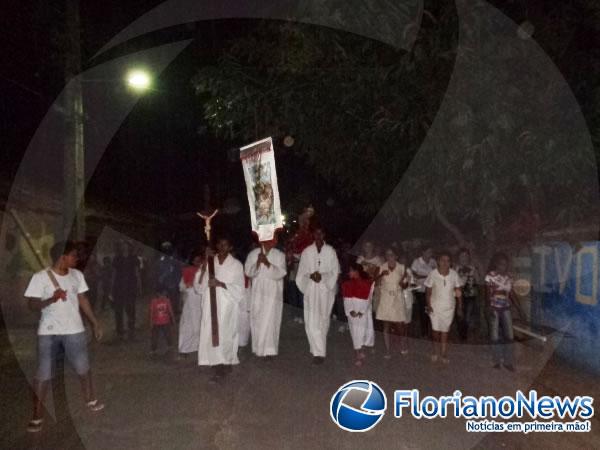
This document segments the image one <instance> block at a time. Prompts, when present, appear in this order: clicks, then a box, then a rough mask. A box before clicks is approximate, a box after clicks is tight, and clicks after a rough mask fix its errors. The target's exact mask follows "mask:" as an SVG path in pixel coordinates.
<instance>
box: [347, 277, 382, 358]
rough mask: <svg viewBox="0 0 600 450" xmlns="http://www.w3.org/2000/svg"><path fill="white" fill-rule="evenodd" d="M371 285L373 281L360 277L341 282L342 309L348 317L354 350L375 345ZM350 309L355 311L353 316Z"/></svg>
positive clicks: (372, 285)
mask: <svg viewBox="0 0 600 450" xmlns="http://www.w3.org/2000/svg"><path fill="white" fill-rule="evenodd" d="M373 287H374V283H373V281H371V280H364V279H362V278H358V279H352V280H348V281H344V282H343V283H342V296H343V297H344V311H345V313H346V316H347V317H348V327H349V328H350V335H351V336H352V344H353V346H354V349H355V350H360V349H361V348H362V347H373V345H375V331H374V329H373V313H372V302H371V300H372V298H373ZM352 311H354V312H355V313H356V314H355V315H354V317H352V314H350V313H351V312H352Z"/></svg>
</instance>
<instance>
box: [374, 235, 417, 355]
mask: <svg viewBox="0 0 600 450" xmlns="http://www.w3.org/2000/svg"><path fill="white" fill-rule="evenodd" d="M378 272H379V275H377V280H378V281H379V305H378V306H377V311H376V312H375V318H376V319H377V320H381V321H382V322H383V341H384V343H385V355H384V358H385V359H390V358H391V355H392V354H391V344H392V343H391V339H392V335H391V331H392V328H393V329H394V331H395V333H396V334H397V335H398V336H399V337H400V352H401V353H402V354H406V353H407V352H408V350H407V339H406V330H407V327H406V324H407V323H409V322H410V318H409V315H408V314H409V311H408V309H407V308H406V301H405V298H404V292H403V289H405V288H406V287H408V280H407V273H406V267H404V265H403V264H400V263H399V262H398V256H397V255H396V252H395V250H394V249H393V248H391V247H390V248H388V249H387V250H386V251H385V263H384V264H382V265H381V266H380V267H379V269H378Z"/></svg>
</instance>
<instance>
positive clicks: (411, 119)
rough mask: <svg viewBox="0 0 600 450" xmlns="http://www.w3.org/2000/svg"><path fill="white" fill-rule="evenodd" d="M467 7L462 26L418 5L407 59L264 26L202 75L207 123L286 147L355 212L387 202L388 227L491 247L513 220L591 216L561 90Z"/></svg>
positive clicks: (585, 164)
mask: <svg viewBox="0 0 600 450" xmlns="http://www.w3.org/2000/svg"><path fill="white" fill-rule="evenodd" d="M463 3H464V2H463ZM468 6H469V7H468V8H466V7H465V5H464V4H463V8H464V9H463V10H462V15H461V22H460V23H459V20H458V16H457V14H456V11H455V9H454V6H453V5H452V4H451V3H443V4H440V3H435V4H429V3H428V4H427V6H426V8H427V10H426V11H425V14H424V16H423V23H422V26H421V29H420V31H419V34H418V38H417V40H416V42H415V45H414V47H413V48H412V49H411V50H410V51H409V52H405V51H401V50H395V49H392V48H390V47H389V46H385V45H382V44H380V43H377V42H374V41H371V40H368V39H364V38H361V37H359V36H353V35H348V34H343V33H341V32H339V31H333V30H330V29H325V28H318V27H307V26H299V25H294V24H290V23H281V22H265V23H262V24H260V26H259V27H257V30H256V31H255V32H254V33H252V34H251V35H249V36H247V37H244V38H243V39H238V40H235V41H234V42H231V44H230V45H229V46H228V47H227V51H226V52H225V53H224V54H223V56H222V57H221V58H220V60H219V61H218V63H217V64H216V65H213V66H209V67H204V68H202V69H201V70H200V71H199V72H198V74H197V76H196V77H195V79H194V84H195V86H196V90H197V92H198V94H199V96H200V97H201V100H202V101H203V104H204V111H205V117H206V119H207V120H208V122H209V124H210V127H211V129H212V130H213V131H214V132H215V133H216V134H218V135H220V136H223V137H229V138H240V139H244V140H251V139H254V138H259V137H263V136H265V135H272V136H274V137H275V138H276V139H277V138H282V137H283V136H285V135H287V134H290V135H292V136H294V138H295V140H296V143H297V144H296V146H295V151H297V152H299V153H301V154H303V155H304V156H305V157H306V158H307V160H308V162H309V163H310V164H311V165H312V166H313V167H314V168H315V170H316V171H317V172H318V173H319V174H320V175H322V176H323V177H327V178H328V179H330V180H333V181H334V182H335V184H336V185H338V186H339V187H340V189H341V190H343V191H344V192H345V193H346V194H347V195H348V197H350V198H352V200H353V202H354V204H355V205H356V206H357V209H358V210H360V211H361V212H363V213H366V214H373V213H375V212H377V211H378V210H380V208H381V205H382V204H383V203H384V202H385V200H386V199H388V198H389V201H388V202H387V203H386V205H385V206H384V208H383V210H382V211H383V212H384V214H383V215H382V216H383V218H382V220H385V221H388V222H390V221H391V222H394V223H400V222H401V221H402V220H403V218H407V217H408V218H414V219H416V220H423V219H425V218H427V217H429V218H434V219H436V220H438V221H440V222H441V223H442V224H443V225H444V226H446V227H448V228H449V229H451V230H452V231H457V228H456V227H455V226H454V224H459V225H461V226H463V225H465V224H466V225H467V228H469V227H470V229H472V230H474V233H475V234H478V235H479V236H485V237H486V238H487V239H490V240H492V241H494V240H495V239H496V229H497V228H498V226H499V225H500V224H504V225H506V224H507V223H511V222H513V221H514V220H516V218H517V216H519V214H520V213H521V212H523V211H529V212H533V213H534V214H538V215H541V216H543V217H542V219H544V220H546V221H547V222H556V221H558V222H559V223H560V224H563V225H566V224H573V223H575V222H577V221H578V220H581V219H582V215H583V214H589V213H590V211H592V210H593V211H594V212H593V213H592V215H593V214H595V209H593V208H595V206H596V205H594V202H595V200H596V199H597V192H594V190H595V189H597V183H596V181H595V179H594V177H595V176H592V179H591V180H590V174H595V167H596V166H595V160H594V154H593V152H592V151H591V149H590V146H589V141H588V140H587V139H588V135H587V133H581V132H580V131H581V123H580V112H579V110H578V107H577V104H576V103H575V102H574V100H573V98H572V93H571V90H570V89H569V87H568V86H567V85H566V84H565V83H564V80H562V78H561V77H559V76H557V72H556V71H555V67H554V66H553V64H552V62H551V61H549V60H548V59H547V57H546V56H545V55H544V54H543V51H542V50H541V49H539V48H538V47H537V46H536V45H535V43H533V42H532V41H531V40H530V39H526V38H523V37H522V36H521V37H520V36H519V34H518V33H517V30H516V27H513V26H512V25H511V24H510V23H509V22H506V21H504V20H502V19H501V18H500V17H501V16H500V15H498V14H497V13H496V12H495V11H493V9H492V8H491V7H490V6H489V5H488V4H486V3H483V2H480V3H478V2H474V3H469V5H468ZM459 8H460V7H459ZM507 24H508V25H507ZM557 26H558V27H559V28H560V27H561V26H562V24H558V25H557ZM459 30H460V33H461V34H460V43H459ZM569 130H573V133H570V132H569ZM418 150H420V151H419V152H417V151H418ZM582 170H583V172H585V173H582ZM396 186H397V187H396ZM394 187H396V189H395V190H394ZM392 190H394V192H393V193H392ZM391 193H392V195H391V197H390V194H391ZM574 199H578V200H579V202H576V201H574ZM380 216H381V214H380Z"/></svg>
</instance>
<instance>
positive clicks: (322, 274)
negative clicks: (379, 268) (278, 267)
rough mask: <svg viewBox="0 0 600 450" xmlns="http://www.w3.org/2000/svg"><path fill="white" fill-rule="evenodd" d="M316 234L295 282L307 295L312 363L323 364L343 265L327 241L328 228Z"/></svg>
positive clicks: (315, 232) (317, 228) (307, 322)
mask: <svg viewBox="0 0 600 450" xmlns="http://www.w3.org/2000/svg"><path fill="white" fill-rule="evenodd" d="M313 237H314V240H315V242H314V243H313V244H311V245H310V246H308V247H307V248H306V249H305V250H304V251H303V252H302V255H301V256H300V264H299V266H298V274H297V275H296V284H297V285H298V289H300V292H302V294H303V295H304V323H305V328H306V335H307V337H308V343H309V346H310V353H311V354H312V355H313V363H314V364H321V363H323V361H324V360H325V355H326V353H327V332H328V331H329V323H330V316H331V308H332V307H333V302H334V301H335V291H336V288H337V279H338V276H339V274H340V264H339V262H338V259H337V254H336V253H335V250H334V249H333V247H331V246H330V245H328V244H326V243H325V231H324V230H323V229H322V228H320V227H316V228H315V230H314V233H313Z"/></svg>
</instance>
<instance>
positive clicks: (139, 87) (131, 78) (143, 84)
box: [127, 70, 152, 92]
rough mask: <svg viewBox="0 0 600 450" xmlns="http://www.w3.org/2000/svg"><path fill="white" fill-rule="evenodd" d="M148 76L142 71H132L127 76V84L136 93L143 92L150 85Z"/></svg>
mask: <svg viewBox="0 0 600 450" xmlns="http://www.w3.org/2000/svg"><path fill="white" fill-rule="evenodd" d="M151 81H152V80H151V79H150V75H148V73H147V72H145V71H143V70H132V71H131V72H129V73H128V74H127V84H128V85H129V87H130V88H132V89H134V90H136V91H140V92H141V91H145V90H147V89H148V88H149V87H150V84H151Z"/></svg>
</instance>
